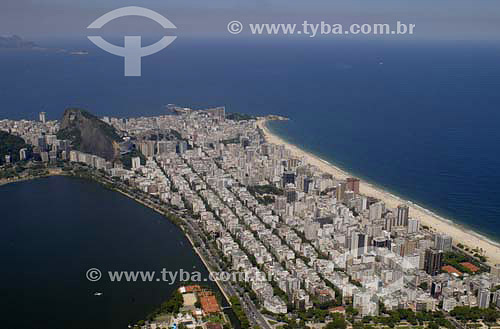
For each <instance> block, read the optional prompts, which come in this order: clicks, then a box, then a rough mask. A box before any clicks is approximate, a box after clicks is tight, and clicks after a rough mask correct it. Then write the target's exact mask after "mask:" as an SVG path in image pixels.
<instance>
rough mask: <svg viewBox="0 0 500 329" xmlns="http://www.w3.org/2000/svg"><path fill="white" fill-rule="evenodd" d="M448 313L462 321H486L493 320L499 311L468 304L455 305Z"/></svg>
mask: <svg viewBox="0 0 500 329" xmlns="http://www.w3.org/2000/svg"><path fill="white" fill-rule="evenodd" d="M450 314H451V315H452V316H453V317H455V318H456V319H457V320H462V321H477V320H479V319H483V320H485V321H487V322H495V321H496V320H497V319H498V318H499V317H500V312H498V311H497V310H495V309H492V308H479V307H468V306H457V307H455V308H454V309H453V310H452V311H451V312H450Z"/></svg>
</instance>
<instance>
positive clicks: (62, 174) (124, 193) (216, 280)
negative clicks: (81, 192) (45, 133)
mask: <svg viewBox="0 0 500 329" xmlns="http://www.w3.org/2000/svg"><path fill="white" fill-rule="evenodd" d="M57 176H65V177H73V178H81V177H79V176H75V175H70V174H65V173H63V172H62V171H56V170H54V171H51V172H49V173H48V174H47V175H44V176H36V177H29V178H21V179H16V180H10V181H7V182H1V181H0V186H2V185H7V184H12V183H18V182H26V181H31V180H36V179H39V178H49V177H57ZM90 180H92V181H93V182H95V183H97V184H100V185H102V184H103V183H102V182H101V181H98V180H96V179H90ZM112 191H115V192H118V193H120V194H121V195H123V196H125V197H127V198H129V199H130V200H132V201H135V202H137V203H138V204H140V205H142V206H144V207H146V208H149V209H151V210H153V211H155V212H157V213H158V214H160V215H162V216H164V217H165V219H166V220H168V221H170V222H171V223H172V224H174V225H176V226H177V227H178V228H179V230H180V231H181V232H182V235H184V237H186V239H187V240H188V242H189V243H190V245H191V249H193V251H194V252H195V253H196V255H197V256H198V258H200V260H201V262H202V263H203V265H204V266H205V268H206V269H207V271H208V272H209V273H210V274H213V273H214V271H213V270H212V269H211V268H210V266H209V265H208V261H207V260H206V259H205V257H204V256H203V255H202V254H201V253H200V251H199V250H198V248H197V247H196V245H195V243H194V241H193V239H192V237H191V236H190V235H189V233H188V232H187V231H186V230H185V229H184V228H183V227H181V226H179V225H177V224H176V223H174V222H172V221H171V220H169V219H168V218H167V217H166V216H165V212H164V211H163V210H161V209H159V208H157V207H155V206H153V205H150V204H149V203H147V202H145V201H143V200H141V199H139V198H136V197H134V196H133V195H130V194H129V193H127V192H126V191H123V190H121V189H119V188H113V189H112ZM213 282H215V284H216V285H217V287H218V288H219V290H220V292H221V293H222V295H223V296H224V298H225V299H226V302H227V303H228V305H229V306H231V305H232V304H231V301H230V299H229V294H228V293H227V292H226V291H225V290H224V288H223V286H222V284H221V283H220V282H219V280H218V279H215V280H213Z"/></svg>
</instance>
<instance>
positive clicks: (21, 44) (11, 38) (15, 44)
mask: <svg viewBox="0 0 500 329" xmlns="http://www.w3.org/2000/svg"><path fill="white" fill-rule="evenodd" d="M35 47H37V45H36V44H35V43H34V42H32V41H25V40H24V39H23V38H21V37H20V36H17V35H3V36H2V35H0V48H18V49H31V48H35Z"/></svg>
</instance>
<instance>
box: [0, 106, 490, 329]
mask: <svg viewBox="0 0 500 329" xmlns="http://www.w3.org/2000/svg"><path fill="white" fill-rule="evenodd" d="M168 109H169V111H170V112H171V113H169V114H168V115H161V116H156V117H139V118H126V119H122V118H111V117H104V118H99V119H98V118H96V117H94V116H93V115H91V114H90V113H88V112H86V111H83V110H74V109H72V110H69V111H68V110H67V111H66V112H65V115H64V118H63V120H58V121H56V120H53V121H48V120H46V118H45V113H43V112H42V113H40V117H39V120H38V121H29V120H19V121H16V120H8V119H4V120H0V141H1V143H0V153H1V159H0V165H1V170H0V184H4V183H10V182H14V181H19V180H26V179H32V178H37V177H46V176H50V175H70V176H78V177H83V178H88V179H92V180H95V181H97V182H99V183H101V184H103V185H105V186H106V187H108V188H111V189H114V190H117V191H119V192H121V193H123V194H125V195H127V196H129V197H131V198H133V199H135V200H137V201H138V202H141V203H143V204H144V205H146V206H148V207H151V208H153V209H155V210H156V211H159V212H161V213H162V214H164V215H165V216H166V217H167V218H168V219H169V220H171V221H173V222H174V223H175V224H176V225H178V226H179V227H180V228H181V229H182V230H183V232H184V233H185V234H186V235H187V237H188V238H189V239H190V241H191V243H192V245H193V248H194V249H195V250H196V251H197V253H198V254H199V256H200V257H201V258H202V260H203V261H204V263H205V265H206V266H207V268H208V269H209V271H214V272H222V271H226V272H238V273H243V274H244V278H245V279H244V280H218V281H217V284H218V286H219V288H220V290H221V293H222V295H221V296H220V297H219V298H216V296H215V295H214V294H213V292H212V291H210V289H207V288H205V287H203V286H200V285H196V284H191V283H190V284H189V285H188V284H184V285H183V284H182V283H179V288H178V290H176V292H175V294H174V295H173V296H172V298H171V299H169V301H167V302H166V303H165V304H164V305H162V306H161V307H160V308H159V310H158V311H157V312H156V313H153V314H152V315H150V316H148V317H147V318H145V320H143V321H140V322H139V323H138V324H137V326H139V327H142V328H167V327H169V328H199V327H201V328H208V329H217V328H228V327H231V326H239V327H241V328H266V329H271V328H273V329H277V328H315V329H316V328H317V329H319V328H327V329H330V328H348V327H349V328H384V327H397V328H411V327H417V328H426V327H427V328H439V327H446V328H481V327H484V328H486V327H495V326H497V327H498V328H500V325H497V318H498V316H499V311H498V307H499V306H500V290H499V289H498V288H500V265H488V264H487V258H486V256H485V254H484V253H483V251H482V250H480V249H478V248H477V247H475V246H466V245H463V244H461V243H460V241H452V238H451V237H450V236H448V235H447V234H446V232H435V231H434V230H433V229H432V228H431V227H427V226H425V225H421V223H420V221H419V219H418V218H414V217H412V214H411V213H410V212H409V208H408V206H407V205H405V204H401V205H400V206H398V207H397V208H396V209H390V208H388V207H386V205H385V204H384V203H383V202H382V201H380V200H377V199H374V198H371V197H368V196H365V195H362V194H360V190H359V186H360V181H359V179H357V178H354V177H351V178H347V179H338V178H336V177H333V176H332V175H330V174H326V173H324V172H322V171H320V170H319V169H318V168H316V167H314V166H312V165H310V164H308V163H307V162H306V160H305V159H303V158H297V157H296V156H294V155H293V154H292V153H291V151H290V150H288V149H287V148H286V147H285V146H284V145H274V144H270V143H268V142H266V139H265V138H264V135H263V133H262V131H261V130H260V128H259V126H258V122H262V121H265V120H274V119H278V120H280V119H284V118H280V117H275V116H269V117H265V118H255V117H251V116H248V115H241V114H235V113H231V114H227V113H226V112H225V109H224V107H218V108H213V109H206V110H192V109H189V108H182V107H178V106H175V105H169V106H168ZM259 120H260V121H259ZM89 136H93V137H92V138H90V137H89ZM96 136H97V137H96ZM99 136H102V137H99ZM105 144H107V145H105ZM221 298H225V299H226V300H227V303H229V305H230V307H231V308H232V309H233V311H234V314H235V315H236V317H237V318H238V320H239V321H238V323H237V324H234V323H231V321H229V320H228V319H227V316H226V315H225V314H224V312H223V310H222V306H221V300H220V299H221Z"/></svg>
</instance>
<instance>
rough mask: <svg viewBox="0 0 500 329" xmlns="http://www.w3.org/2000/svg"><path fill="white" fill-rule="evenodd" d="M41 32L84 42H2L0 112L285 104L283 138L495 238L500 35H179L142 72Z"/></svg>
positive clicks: (265, 110) (129, 111)
mask: <svg viewBox="0 0 500 329" xmlns="http://www.w3.org/2000/svg"><path fill="white" fill-rule="evenodd" d="M35 41H37V40H35ZM39 43H40V44H41V45H50V46H52V47H59V48H66V49H86V50H89V52H90V53H89V55H85V56H70V55H68V54H64V53H55V52H50V51H12V50H2V51H0V71H1V72H2V75H1V76H0V118H6V117H7V118H16V119H20V118H27V119H34V118H36V117H37V113H38V112H40V111H42V110H43V111H45V112H47V115H48V118H50V119H56V118H60V117H61V115H62V112H63V110H64V109H65V108H66V107H69V106H80V107H84V108H87V109H88V110H90V111H92V112H94V113H96V114H98V115H102V116H104V115H108V116H119V117H133V116H141V115H158V114H162V113H165V109H164V106H165V105H166V104H168V103H174V104H178V105H184V106H189V107H193V108H202V107H206V106H217V105H225V106H226V108H227V111H230V112H242V113H248V114H254V115H263V114H269V113H272V114H279V115H284V116H287V117H289V118H290V119H291V120H290V121H287V122H274V123H272V124H271V129H272V130H273V131H274V132H276V133H278V134H279V135H281V136H282V137H283V138H285V139H286V140H288V141H290V142H292V143H295V144H297V145H298V146H300V147H303V148H305V149H307V150H309V151H311V152H313V153H315V154H317V155H319V156H321V157H323V158H324V159H326V160H328V161H330V162H332V163H334V164H336V165H338V166H340V167H342V168H343V169H346V170H348V171H350V172H352V173H353V174H355V175H358V176H360V177H362V178H364V179H366V180H368V181H370V182H372V183H374V184H376V185H378V186H381V187H383V188H385V189H387V190H389V191H391V192H393V193H395V194H397V195H400V196H402V197H404V198H406V199H409V200H412V201H414V202H416V203H418V204H420V205H422V206H424V207H426V208H429V209H431V210H433V211H435V212H436V213H438V214H440V215H443V216H445V217H449V218H452V219H453V220H454V221H456V222H457V223H459V224H461V225H464V226H467V227H469V228H472V229H474V230H476V231H478V232H480V233H482V234H484V235H487V236H488V237H490V238H491V239H494V240H497V241H498V240H500V234H499V233H500V225H499V220H500V210H499V205H500V195H499V194H498V193H496V189H497V186H498V185H499V184H500V172H499V171H498V168H499V167H500V156H499V155H498V151H495V150H497V149H498V145H499V144H500V130H499V129H498V124H499V123H500V111H499V108H500V93H498V90H499V87H500V60H499V58H500V43H495V42H489V41H481V42H480V41H410V40H399V41H398V40H378V41H368V40H366V41H362V40H332V39H328V40H325V39H315V40H303V39H302V40H299V39H293V38H290V39H275V38H249V39H242V38H222V39H205V40H195V39H189V38H178V40H176V41H175V42H174V43H173V44H172V45H171V46H169V47H168V48H167V49H165V50H163V51H162V52H160V53H157V54H155V55H152V56H149V57H145V58H143V60H142V63H143V66H142V77H140V78H135V77H128V78H127V77H124V76H123V59H122V58H119V57H116V56H113V55H110V54H108V53H105V52H104V51H102V50H100V49H98V48H96V47H95V46H93V45H92V44H91V43H90V42H89V41H87V40H86V39H85V38H81V39H80V40H72V41H68V40H55V41H50V42H45V44H44V43H43V42H39Z"/></svg>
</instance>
